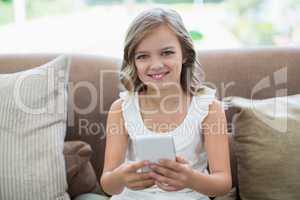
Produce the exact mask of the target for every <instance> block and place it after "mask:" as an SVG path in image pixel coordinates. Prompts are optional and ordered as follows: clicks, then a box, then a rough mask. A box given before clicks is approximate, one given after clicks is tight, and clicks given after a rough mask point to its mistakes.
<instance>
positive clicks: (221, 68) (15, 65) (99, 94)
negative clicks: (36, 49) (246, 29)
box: [0, 48, 300, 184]
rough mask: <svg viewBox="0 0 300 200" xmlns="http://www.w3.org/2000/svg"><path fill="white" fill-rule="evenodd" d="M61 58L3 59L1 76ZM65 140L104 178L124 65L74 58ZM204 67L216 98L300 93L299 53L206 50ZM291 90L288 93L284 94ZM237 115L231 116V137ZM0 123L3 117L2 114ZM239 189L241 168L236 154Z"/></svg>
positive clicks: (285, 50) (293, 50)
mask: <svg viewBox="0 0 300 200" xmlns="http://www.w3.org/2000/svg"><path fill="white" fill-rule="evenodd" d="M57 55H58V54H21V55H20V54H18V55H12V54H9V55H5V54H4V55H0V73H12V72H16V71H20V70H24V69H29V68H33V67H36V66H39V65H41V64H44V63H46V62H48V61H49V60H51V59H53V58H54V57H56V56H57ZM70 56H71V58H72V59H71V71H70V89H69V102H70V103H69V109H68V129H67V138H66V140H82V141H85V142H87V143H89V144H90V145H91V146H92V149H93V151H94V154H93V156H92V164H93V166H94V168H95V170H96V172H97V175H98V178H99V177H100V175H101V173H102V167H103V161H104V150H105V125H106V117H107V112H108V110H109V108H110V105H111V104H112V102H113V101H114V100H116V99H117V98H118V93H119V91H120V87H121V86H120V84H119V74H118V73H119V69H120V65H121V60H120V59H116V58H107V57H101V56H99V55H85V54H72V55H70ZM199 61H200V63H201V64H202V67H203V69H204V72H205V77H206V81H205V84H206V85H209V86H211V87H214V88H217V96H218V98H219V99H223V97H226V96H242V97H247V98H251V97H252V98H254V99H261V98H267V97H274V96H282V95H285V94H288V95H292V94H297V93H300V48H262V49H235V50H233V49H232V50H206V51H204V50H202V51H200V52H199ZM285 89H287V90H285ZM236 112H237V110H234V109H229V110H226V115H227V119H228V127H229V131H230V127H231V119H232V116H233V115H234V114H235V113H236ZM0 117H1V114H0ZM231 159H232V173H233V180H234V184H236V180H237V177H236V164H235V157H234V152H233V151H231Z"/></svg>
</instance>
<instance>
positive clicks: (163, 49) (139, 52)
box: [135, 46, 175, 55]
mask: <svg viewBox="0 0 300 200" xmlns="http://www.w3.org/2000/svg"><path fill="white" fill-rule="evenodd" d="M169 49H175V47H174V46H167V47H164V48H162V49H161V51H165V50H169ZM142 53H148V51H138V52H136V53H135V55H137V54H142Z"/></svg>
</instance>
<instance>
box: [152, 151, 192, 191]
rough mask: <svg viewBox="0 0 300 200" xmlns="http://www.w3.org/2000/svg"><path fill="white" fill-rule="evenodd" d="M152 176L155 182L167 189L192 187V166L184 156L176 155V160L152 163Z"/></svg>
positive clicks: (176, 189)
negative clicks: (190, 181)
mask: <svg viewBox="0 0 300 200" xmlns="http://www.w3.org/2000/svg"><path fill="white" fill-rule="evenodd" d="M150 168H151V169H152V170H153V171H152V172H150V176H151V177H152V178H153V179H155V184H156V185H157V186H158V187H159V188H160V189H162V190H165V191H169V192H171V191H178V190H182V189H184V188H189V187H190V183H189V180H190V176H191V174H192V168H191V167H190V165H188V162H187V161H185V160H184V159H183V158H182V157H179V156H176V161H172V160H162V161H160V162H159V164H151V165H150Z"/></svg>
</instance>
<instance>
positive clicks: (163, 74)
mask: <svg viewBox="0 0 300 200" xmlns="http://www.w3.org/2000/svg"><path fill="white" fill-rule="evenodd" d="M169 73H170V72H162V73H159V74H149V75H148V76H150V77H151V78H152V79H154V80H161V79H162V78H163V77H164V76H165V75H167V74H169Z"/></svg>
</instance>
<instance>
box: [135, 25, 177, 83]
mask: <svg viewBox="0 0 300 200" xmlns="http://www.w3.org/2000/svg"><path fill="white" fill-rule="evenodd" d="M134 62H135V66H136V68H137V74H138V77H139V79H140V80H141V81H142V82H143V83H144V84H145V85H147V87H148V88H149V87H150V88H155V89H163V88H167V87H169V86H174V85H176V86H177V87H178V88H180V74H181V69H182V63H183V54H182V49H181V45H180V42H179V40H178V38H177V36H176V35H175V33H174V32H173V31H171V30H170V29H169V28H168V26H166V25H161V26H159V27H157V28H155V29H154V30H153V31H152V32H151V33H150V34H149V35H147V36H146V37H145V38H144V39H143V40H142V41H141V42H140V43H139V45H138V46H137V48H136V50H135V56H134Z"/></svg>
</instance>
